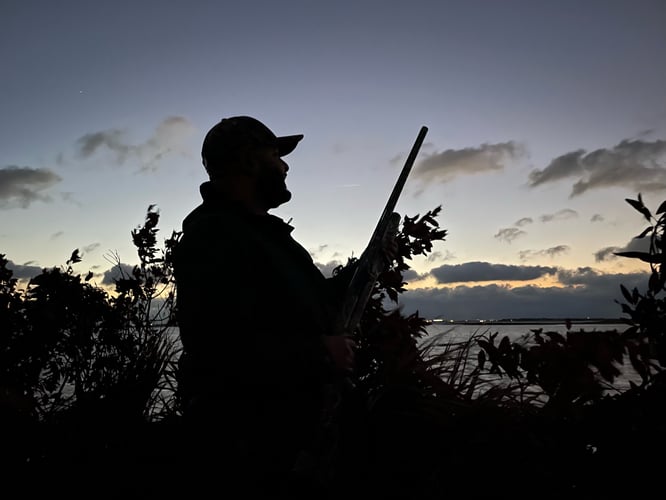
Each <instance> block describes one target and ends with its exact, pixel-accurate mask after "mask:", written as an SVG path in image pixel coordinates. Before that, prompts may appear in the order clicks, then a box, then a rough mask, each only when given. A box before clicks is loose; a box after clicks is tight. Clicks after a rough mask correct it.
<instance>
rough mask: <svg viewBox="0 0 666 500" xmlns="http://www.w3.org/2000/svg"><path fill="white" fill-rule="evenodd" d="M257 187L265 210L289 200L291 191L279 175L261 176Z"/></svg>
mask: <svg viewBox="0 0 666 500" xmlns="http://www.w3.org/2000/svg"><path fill="white" fill-rule="evenodd" d="M258 187H259V192H260V193H261V197H262V200H263V202H264V204H265V205H266V208H267V209H271V208H277V207H279V206H280V205H282V204H283V203H287V202H288V201H289V200H291V191H289V190H288V189H287V184H286V182H285V180H284V177H283V176H282V175H280V174H275V175H264V176H262V177H261V178H260V179H259V183H258Z"/></svg>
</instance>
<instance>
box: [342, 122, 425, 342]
mask: <svg viewBox="0 0 666 500" xmlns="http://www.w3.org/2000/svg"><path fill="white" fill-rule="evenodd" d="M427 133H428V128H427V127H421V130H420V131H419V134H418V136H417V137H416V141H415V142H414V145H413V146H412V150H411V151H410V153H409V156H408V157H407V160H406V161H405V165H404V166H403V167H402V171H401V172H400V176H399V177H398V180H397V182H396V183H395V186H394V187H393V191H392V192H391V196H389V199H388V201H387V203H386V206H385V207H384V211H383V212H382V215H381V217H380V218H379V222H378V223H377V226H376V227H375V230H374V232H373V233H372V237H371V238H370V242H369V243H368V247H367V248H366V249H365V251H364V252H363V254H362V255H361V257H360V259H359V261H358V264H357V266H356V270H355V271H354V274H353V276H352V279H351V281H350V283H349V286H348V287H347V291H346V293H345V296H344V299H343V302H342V306H341V308H340V310H339V313H338V317H337V319H336V323H335V331H336V332H337V333H338V334H340V335H350V334H352V333H353V332H354V330H356V328H357V327H358V325H359V323H360V321H361V316H362V315H363V311H364V310H365V306H366V305H367V303H368V300H370V296H371V295H372V290H373V288H374V286H375V283H376V282H377V278H378V276H379V274H380V273H381V272H382V271H383V270H384V265H385V260H384V256H383V245H384V242H385V241H387V239H388V238H393V237H394V236H395V235H396V233H397V232H398V226H399V225H400V214H398V213H395V212H394V210H395V206H396V204H397V203H398V198H400V194H401V193H402V189H403V188H404V186H405V183H406V182H407V177H408V176H409V173H410V171H411V170H412V166H413V165H414V161H415V160H416V156H417V155H418V152H419V150H420V149H421V145H422V144H423V140H424V139H425V136H426V134H427Z"/></svg>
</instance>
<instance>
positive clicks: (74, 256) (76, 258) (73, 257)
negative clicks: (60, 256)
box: [66, 248, 81, 265]
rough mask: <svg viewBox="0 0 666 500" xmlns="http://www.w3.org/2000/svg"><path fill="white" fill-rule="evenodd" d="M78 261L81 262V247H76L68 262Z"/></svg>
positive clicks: (74, 262)
mask: <svg viewBox="0 0 666 500" xmlns="http://www.w3.org/2000/svg"><path fill="white" fill-rule="evenodd" d="M77 262H81V256H80V255H79V249H78V248H75V249H74V251H73V252H72V255H71V256H70V257H69V259H68V260H67V262H66V264H68V265H69V264H76V263H77Z"/></svg>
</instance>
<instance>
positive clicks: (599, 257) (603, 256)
mask: <svg viewBox="0 0 666 500" xmlns="http://www.w3.org/2000/svg"><path fill="white" fill-rule="evenodd" d="M621 250H622V249H621V248H620V247H604V248H602V249H601V250H597V251H596V252H594V260H595V261H596V262H604V261H607V260H613V259H617V255H615V253H614V252H620V251H621Z"/></svg>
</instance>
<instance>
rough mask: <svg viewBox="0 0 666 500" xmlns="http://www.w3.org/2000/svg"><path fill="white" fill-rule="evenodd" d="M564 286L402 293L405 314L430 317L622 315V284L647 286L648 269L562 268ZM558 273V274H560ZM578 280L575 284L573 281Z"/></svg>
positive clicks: (492, 287)
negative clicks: (620, 271) (600, 270)
mask: <svg viewBox="0 0 666 500" xmlns="http://www.w3.org/2000/svg"><path fill="white" fill-rule="evenodd" d="M560 273H561V274H562V279H563V280H565V281H569V282H570V283H572V284H570V285H567V286H565V287H538V286H533V285H528V286H523V287H514V288H510V287H508V286H501V285H497V284H491V285H486V286H458V287H455V288H442V289H438V288H419V289H412V290H407V291H406V292H404V293H402V294H401V296H400V305H401V306H402V307H403V311H404V312H405V313H407V314H409V313H412V312H414V311H416V310H418V311H419V312H420V314H421V315H422V316H425V317H428V318H436V317H444V318H447V319H459V320H464V319H475V318H485V319H501V318H567V317H569V318H585V317H595V318H619V317H620V316H621V315H622V310H621V308H620V306H619V305H618V304H617V303H615V300H620V301H622V295H621V292H620V284H624V285H625V286H626V287H627V288H629V289H632V288H634V287H637V288H638V289H639V290H640V289H644V288H645V286H644V284H645V283H646V282H647V274H642V273H633V274H600V273H597V272H595V271H592V270H576V271H566V272H562V271H561V272H560ZM560 273H558V276H559V275H560ZM573 283H575V285H574V284H573Z"/></svg>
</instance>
